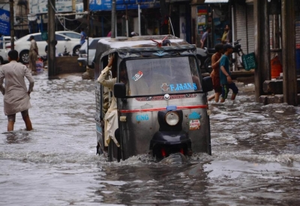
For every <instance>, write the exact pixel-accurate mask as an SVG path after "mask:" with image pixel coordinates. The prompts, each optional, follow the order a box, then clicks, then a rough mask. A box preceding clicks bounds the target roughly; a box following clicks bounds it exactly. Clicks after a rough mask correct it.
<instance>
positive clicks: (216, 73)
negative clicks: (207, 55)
mask: <svg viewBox="0 0 300 206" xmlns="http://www.w3.org/2000/svg"><path fill="white" fill-rule="evenodd" d="M223 47H224V46H223V44H217V45H216V46H215V53H214V54H213V55H212V57H211V67H212V72H211V74H210V76H211V78H212V82H213V88H214V91H215V94H213V95H211V96H210V97H209V98H208V100H209V101H211V100H213V99H215V102H219V97H220V95H221V93H222V87H221V84H220V60H221V57H222V55H223V52H224V48H223Z"/></svg>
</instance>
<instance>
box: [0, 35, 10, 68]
mask: <svg viewBox="0 0 300 206" xmlns="http://www.w3.org/2000/svg"><path fill="white" fill-rule="evenodd" d="M10 41H11V37H10V36H1V37H0V65H1V64H3V63H6V62H8V51H9V50H7V49H6V44H7V43H10Z"/></svg>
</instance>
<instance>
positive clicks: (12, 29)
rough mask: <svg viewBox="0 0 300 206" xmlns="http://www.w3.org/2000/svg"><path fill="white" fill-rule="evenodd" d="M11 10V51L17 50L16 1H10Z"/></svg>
mask: <svg viewBox="0 0 300 206" xmlns="http://www.w3.org/2000/svg"><path fill="white" fill-rule="evenodd" d="M9 10H10V17H9V20H10V42H11V43H10V45H11V50H14V49H15V28H14V19H15V15H14V0H9Z"/></svg>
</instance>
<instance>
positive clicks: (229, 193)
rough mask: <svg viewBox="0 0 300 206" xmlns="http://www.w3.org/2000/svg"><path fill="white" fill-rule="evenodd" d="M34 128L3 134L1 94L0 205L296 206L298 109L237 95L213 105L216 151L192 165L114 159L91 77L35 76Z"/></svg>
mask: <svg viewBox="0 0 300 206" xmlns="http://www.w3.org/2000/svg"><path fill="white" fill-rule="evenodd" d="M34 78H35V80H36V84H35V88H34V92H33V93H32V94H31V103H32V105H33V107H32V108H31V109H30V111H29V112H30V116H31V119H32V123H33V127H34V130H33V131H30V132H27V131H25V130H24V128H25V126H24V123H23V121H22V119H21V115H20V114H18V115H17V121H16V124H15V131H14V132H11V133H7V132H6V124H7V120H6V116H5V115H4V114H3V96H2V95H1V96H0V108H1V112H0V130H1V131H0V165H1V167H0V205H1V206H2V205H3V206H12V205H15V206H23V205H24V206H27V205H29V206H40V205H44V206H52V205H53V206H56V205H59V206H61V205H81V206H89V205H145V206H157V205H172V206H173V205H189V206H190V205H197V206H198V205H210V206H238V205H247V206H248V205H276V206H281V205H282V206H298V205H300V195H299V194H300V109H299V107H294V106H289V105H285V104H273V105H262V104H259V103H256V102H254V86H253V85H244V84H242V83H239V84H237V85H238V87H239V89H240V93H239V95H238V96H237V99H236V100H235V101H234V102H232V101H230V100H229V101H226V102H225V103H224V104H220V103H218V104H216V103H210V109H211V134H212V155H211V156H209V155H206V154H194V155H193V156H192V158H191V159H190V161H189V163H187V164H179V165H177V164H163V163H153V162H152V161H151V159H150V158H149V157H147V156H146V155H142V156H137V157H132V158H130V159H128V160H126V161H122V162H120V163H109V162H106V161H105V157H104V156H98V155H96V154H95V152H96V148H95V147H96V131H95V129H96V127H95V123H94V111H95V105H94V103H95V99H94V83H93V81H91V80H82V79H81V76H79V75H68V76H65V77H63V78H61V79H56V80H48V77H47V72H44V73H42V74H38V75H36V76H34Z"/></svg>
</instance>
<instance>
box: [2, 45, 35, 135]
mask: <svg viewBox="0 0 300 206" xmlns="http://www.w3.org/2000/svg"><path fill="white" fill-rule="evenodd" d="M18 55H19V54H18V52H17V51H16V50H11V51H9V52H8V60H9V63H8V64H5V65H3V66H2V67H1V68H0V91H1V93H2V94H3V95H4V99H3V101H4V113H5V115H7V119H8V124H7V131H13V130H14V124H15V120H16V113H18V112H21V114H22V118H23V120H24V122H25V125H26V130H27V131H30V130H32V124H31V120H30V118H29V113H28V109H29V108H30V107H31V104H30V93H31V92H32V89H33V86H34V80H33V77H32V75H31V72H30V70H29V69H28V68H27V67H26V66H25V65H23V64H21V63H18V62H17V60H18ZM25 77H26V78H27V80H28V81H29V86H28V89H27V87H26V83H25V79H24V78H25ZM4 79H5V86H4V87H3V80H4Z"/></svg>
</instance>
